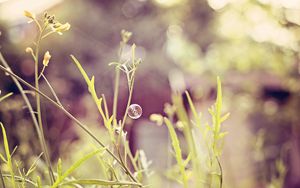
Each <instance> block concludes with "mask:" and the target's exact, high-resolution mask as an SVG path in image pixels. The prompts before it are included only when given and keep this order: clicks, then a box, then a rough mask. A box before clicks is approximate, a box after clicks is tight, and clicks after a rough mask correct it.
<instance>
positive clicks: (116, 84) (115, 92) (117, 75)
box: [113, 42, 124, 122]
mask: <svg viewBox="0 0 300 188" xmlns="http://www.w3.org/2000/svg"><path fill="white" fill-rule="evenodd" d="M123 47H124V43H123V42H121V43H120V48H119V52H118V56H119V62H120V61H121V57H122V53H123ZM115 72H116V75H115V87H114V101H113V117H114V118H115V119H116V121H115V122H118V120H117V108H118V95H119V84H120V69H118V68H117V67H116V71H115Z"/></svg>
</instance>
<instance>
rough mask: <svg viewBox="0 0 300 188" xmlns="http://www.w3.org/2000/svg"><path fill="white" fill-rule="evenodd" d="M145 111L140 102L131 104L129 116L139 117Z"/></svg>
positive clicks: (132, 117)
mask: <svg viewBox="0 0 300 188" xmlns="http://www.w3.org/2000/svg"><path fill="white" fill-rule="evenodd" d="M142 113H143V110H142V107H141V106H140V105H138V104H131V105H130V106H129V108H128V116H129V117H130V118H131V119H138V118H139V117H141V115H142Z"/></svg>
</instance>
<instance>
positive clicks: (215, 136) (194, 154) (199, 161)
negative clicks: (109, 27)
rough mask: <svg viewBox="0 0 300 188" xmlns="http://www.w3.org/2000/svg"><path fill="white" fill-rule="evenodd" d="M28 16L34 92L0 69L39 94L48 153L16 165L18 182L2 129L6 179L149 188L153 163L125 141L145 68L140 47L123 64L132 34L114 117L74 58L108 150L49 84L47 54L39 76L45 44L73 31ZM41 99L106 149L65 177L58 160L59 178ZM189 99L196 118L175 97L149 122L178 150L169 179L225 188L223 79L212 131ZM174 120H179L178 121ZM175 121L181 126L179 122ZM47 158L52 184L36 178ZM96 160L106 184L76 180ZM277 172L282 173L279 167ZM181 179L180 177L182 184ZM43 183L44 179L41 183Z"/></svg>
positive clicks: (119, 69)
mask: <svg viewBox="0 0 300 188" xmlns="http://www.w3.org/2000/svg"><path fill="white" fill-rule="evenodd" d="M25 15H26V16H27V17H28V18H29V19H31V20H32V21H33V22H35V23H36V25H37V28H38V38H37V41H36V42H35V50H33V49H32V48H30V47H28V48H27V49H26V52H28V53H30V54H31V55H32V57H33V59H34V61H35V86H32V85H30V84H29V83H27V82H26V81H24V80H23V79H22V78H20V77H18V76H17V75H16V74H14V73H13V72H12V71H11V70H9V69H8V67H3V66H0V68H1V70H3V71H5V72H6V73H7V74H9V75H10V76H12V77H13V79H15V80H17V81H19V82H21V83H23V84H25V85H26V86H28V87H29V88H31V89H33V90H34V91H35V93H36V101H35V102H36V108H37V116H35V115H34V116H32V118H33V122H34V124H35V125H36V131H37V133H38V136H39V140H40V144H41V149H42V151H43V152H42V153H41V154H40V155H39V156H38V157H37V159H36V160H35V161H34V162H33V163H32V165H31V166H30V168H29V169H28V170H25V169H24V168H22V164H21V162H16V165H15V166H16V168H17V169H16V170H18V172H19V176H16V175H15V174H14V166H13V165H12V160H11V153H10V151H9V148H8V141H7V138H6V134H5V129H4V127H3V125H2V124H1V126H2V132H3V138H4V148H5V153H6V157H4V156H2V155H0V158H1V160H2V161H4V162H5V163H6V164H7V165H8V167H9V173H10V174H3V177H9V178H10V179H11V183H12V185H13V187H14V188H16V187H17V186H21V187H22V188H25V187H27V185H33V186H34V187H38V188H40V187H51V188H57V187H74V186H75V187H80V186H81V185H82V186H91V187H97V186H109V187H115V186H118V187H145V186H146V185H144V183H145V182H147V181H148V178H149V177H150V176H151V174H152V173H151V168H150V164H151V162H149V161H148V160H147V158H146V155H145V152H144V151H143V150H137V152H136V153H135V154H133V153H132V152H131V150H130V147H129V141H128V140H127V137H126V135H127V132H126V131H125V130H124V127H125V124H126V119H127V114H128V109H129V106H130V104H131V98H132V94H133V88H134V81H135V75H136V71H137V68H138V65H139V64H140V63H141V59H137V58H136V52H135V51H136V45H135V44H132V45H131V57H130V58H129V59H128V60H125V61H123V60H121V56H122V51H123V48H124V45H125V44H127V42H128V41H129V39H130V37H131V35H132V34H131V33H130V32H128V31H125V30H122V31H121V38H122V40H121V42H120V49H119V60H118V61H117V62H113V63H110V64H109V65H115V67H116V80H115V93H114V100H113V101H114V104H113V110H112V111H113V113H112V115H110V114H109V109H108V106H107V104H106V99H105V96H104V95H102V96H101V97H99V96H98V95H97V92H96V89H95V76H92V77H89V76H88V74H87V72H86V71H85V70H84V68H83V66H82V64H81V63H80V62H79V61H78V59H76V58H75V56H73V55H71V58H72V61H73V63H74V64H75V65H76V67H77V69H78V70H79V72H80V74H81V75H82V77H83V79H84V80H85V82H86V84H87V87H88V91H89V93H90V95H91V96H92V99H93V101H94V103H95V104H96V107H97V109H98V111H99V114H100V116H101V118H102V119H103V124H104V127H105V128H106V130H107V131H108V133H109V134H108V136H109V138H110V141H111V142H109V143H108V144H103V143H102V141H100V140H99V139H98V135H97V136H96V135H95V134H94V133H93V132H92V131H90V130H89V129H88V128H87V127H86V126H85V125H84V124H82V123H81V122H80V121H79V120H78V119H77V118H75V117H74V116H73V115H72V114H70V112H68V111H67V110H66V109H65V108H64V107H63V105H62V103H61V102H60V101H59V99H58V97H57V95H56V93H55V91H54V89H53V88H52V87H51V85H50V83H49V82H48V80H47V78H46V77H45V75H44V74H43V72H44V71H45V69H46V67H47V66H48V65H49V61H50V58H51V55H50V53H49V52H48V51H47V52H46V53H44V59H43V62H42V64H43V68H42V70H39V64H40V61H39V60H38V57H39V44H40V42H41V41H42V40H43V39H44V38H46V37H47V36H49V35H50V34H52V33H58V34H61V32H63V31H66V30H68V29H69V28H70V25H69V24H68V23H66V24H61V23H60V22H58V21H56V20H55V18H54V16H50V15H48V14H47V13H46V14H45V15H44V18H43V23H40V22H39V20H38V19H36V17H35V15H33V14H31V13H30V12H25ZM49 28H50V29H51V30H50V31H49V30H47V29H49ZM44 32H46V33H44ZM2 61H4V60H2ZM3 64H5V63H3ZM120 73H124V74H125V76H126V78H127V83H128V94H129V95H128V100H127V106H126V109H125V112H124V116H123V118H122V119H121V120H118V119H117V118H116V108H117V101H118V100H117V99H118V87H119V79H120V75H119V74H120ZM40 78H43V79H44V81H45V82H46V83H47V86H48V87H49V89H50V90H51V93H52V95H53V97H54V98H55V101H54V100H52V99H51V98H50V97H48V96H47V95H45V94H44V93H43V92H42V91H41V90H40V88H39V82H40ZM16 83H18V82H16ZM19 89H20V87H19ZM20 92H21V93H22V94H24V91H23V90H22V88H21V89H20ZM40 96H43V97H44V98H45V99H47V100H48V101H49V102H50V103H52V104H53V105H54V106H56V107H57V108H58V109H60V110H62V111H63V112H64V113H65V114H66V115H67V116H68V117H70V118H71V119H72V120H73V121H75V123H77V124H78V125H79V126H80V128H81V130H83V131H84V132H85V133H87V134H88V136H89V137H91V138H92V139H93V140H94V141H96V142H97V143H98V144H99V145H100V146H101V148H100V149H99V148H98V147H99V146H94V145H92V146H93V147H94V148H95V149H96V150H95V151H93V152H91V153H88V154H86V155H84V156H83V157H82V158H80V159H79V160H77V161H76V162H75V163H73V164H71V165H70V167H69V168H68V169H67V170H66V171H65V172H63V168H62V167H63V163H62V160H61V159H59V160H58V162H57V167H56V172H55V171H54V170H53V169H52V164H51V161H50V158H49V153H48V150H47V145H46V141H45V138H44V133H43V125H42V113H41V107H40V105H41V103H40ZM186 96H187V99H188V103H189V106H190V109H191V112H192V118H191V117H190V116H189V113H188V111H187V110H186V109H185V107H184V105H183V99H182V97H181V94H179V93H174V94H173V95H172V103H173V104H172V105H169V106H167V108H168V109H165V111H166V114H167V116H168V117H162V116H161V115H159V114H153V115H152V116H151V117H150V119H152V120H154V121H156V122H157V123H158V124H160V125H162V124H165V125H166V126H167V128H168V131H169V134H170V140H171V145H172V148H173V150H174V154H175V160H176V163H175V165H173V166H172V167H171V168H170V169H169V170H168V172H169V173H167V176H168V177H169V178H171V179H174V180H176V181H177V182H179V183H180V184H182V185H183V187H185V188H188V187H199V186H203V187H206V186H209V187H214V186H215V185H218V187H222V180H223V179H222V178H223V174H222V173H223V172H222V167H221V163H220V161H219V157H220V156H221V151H222V149H223V147H222V145H221V144H220V143H221V142H223V139H224V136H225V135H226V132H222V131H221V124H222V123H223V121H225V120H226V119H227V118H228V116H229V114H225V115H222V88H221V82H220V79H219V78H218V79H217V98H216V102H215V104H214V105H213V106H212V107H211V108H210V109H209V112H210V114H211V117H212V125H209V124H207V123H206V124H202V123H201V115H200V114H199V113H198V112H197V109H196V107H195V105H194V103H193V101H192V99H191V97H190V95H189V93H188V92H186ZM2 99H4V98H1V99H0V102H1V100H2ZM24 100H25V101H26V97H24ZM27 102H28V101H27ZM27 106H28V107H29V108H32V107H31V103H30V102H28V103H27ZM175 116H176V117H177V118H174V117H175ZM175 119H177V120H176V121H175ZM176 126H177V127H178V129H179V131H182V132H183V136H184V142H185V143H186V145H187V147H183V145H184V144H183V143H184V142H183V141H182V139H181V138H180V136H179V134H177V133H176V129H175V128H176ZM198 132H200V135H197V133H198ZM203 143H204V144H205V150H203V151H202V150H200V149H199V148H198V145H202V144H203ZM42 156H43V157H44V160H45V164H46V167H44V168H42V170H43V171H47V172H48V173H49V177H48V179H46V178H44V177H45V174H43V173H39V172H37V171H38V170H37V168H39V167H38V165H37V162H38V161H40V162H44V161H42V160H40V158H41V157H42ZM93 156H96V157H97V160H98V161H97V162H98V163H99V165H100V169H101V171H102V174H103V176H104V178H86V179H83V178H78V177H73V176H71V175H72V173H73V172H74V171H75V170H77V169H78V168H79V167H80V166H81V165H82V164H83V163H84V162H86V161H87V160H88V159H91V158H92V157H93ZM184 156H186V157H184ZM203 161H204V162H203ZM129 166H131V167H132V169H130V168H129ZM278 166H279V167H280V165H278ZM281 169H282V168H281ZM39 170H41V169H39ZM178 176H180V178H179V179H178ZM212 176H215V177H217V180H216V181H215V180H214V179H213V178H212ZM33 177H34V178H33ZM41 177H43V178H42V179H41ZM32 179H36V181H35V182H33V180H32ZM150 183H151V182H150ZM150 186H151V185H150Z"/></svg>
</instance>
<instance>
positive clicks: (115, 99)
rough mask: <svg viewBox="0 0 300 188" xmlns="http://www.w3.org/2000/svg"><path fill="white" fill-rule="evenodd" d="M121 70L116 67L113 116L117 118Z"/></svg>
mask: <svg viewBox="0 0 300 188" xmlns="http://www.w3.org/2000/svg"><path fill="white" fill-rule="evenodd" d="M119 82H120V70H119V69H118V68H116V75H115V89H114V102H113V117H114V118H115V119H116V120H117V108H118V94H119Z"/></svg>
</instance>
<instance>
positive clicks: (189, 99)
mask: <svg viewBox="0 0 300 188" xmlns="http://www.w3.org/2000/svg"><path fill="white" fill-rule="evenodd" d="M185 94H186V96H187V99H188V102H189V105H190V108H191V111H192V113H193V116H194V119H195V121H196V125H197V126H198V127H200V116H199V115H198V113H197V111H196V108H195V105H194V103H193V101H192V99H191V96H190V94H189V92H187V91H185Z"/></svg>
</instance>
